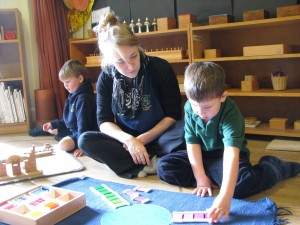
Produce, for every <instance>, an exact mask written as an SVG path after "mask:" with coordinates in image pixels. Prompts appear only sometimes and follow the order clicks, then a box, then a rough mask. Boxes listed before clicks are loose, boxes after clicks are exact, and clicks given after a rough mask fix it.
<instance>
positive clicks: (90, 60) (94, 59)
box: [86, 55, 101, 65]
mask: <svg viewBox="0 0 300 225" xmlns="http://www.w3.org/2000/svg"><path fill="white" fill-rule="evenodd" d="M100 63H101V56H99V55H95V56H87V57H86V64H87V65H99V64H100Z"/></svg>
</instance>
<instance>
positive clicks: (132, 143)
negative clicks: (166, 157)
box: [123, 137, 151, 165]
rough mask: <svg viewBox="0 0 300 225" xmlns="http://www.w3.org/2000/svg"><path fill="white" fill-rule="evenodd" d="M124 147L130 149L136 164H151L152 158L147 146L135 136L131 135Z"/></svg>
mask: <svg viewBox="0 0 300 225" xmlns="http://www.w3.org/2000/svg"><path fill="white" fill-rule="evenodd" d="M123 147H124V148H125V149H126V150H127V151H129V153H130V155H131V157H132V160H133V161H134V163H135V164H143V165H146V164H147V165H150V164H151V163H150V158H149V155H148V152H147V150H146V148H145V146H144V145H143V144H142V143H141V142H139V141H138V139H137V138H135V137H130V138H129V139H127V140H126V142H125V143H124V144H123Z"/></svg>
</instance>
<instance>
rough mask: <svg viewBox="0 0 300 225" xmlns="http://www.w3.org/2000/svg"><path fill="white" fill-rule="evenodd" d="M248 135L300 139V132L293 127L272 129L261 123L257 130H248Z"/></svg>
mask: <svg viewBox="0 0 300 225" xmlns="http://www.w3.org/2000/svg"><path fill="white" fill-rule="evenodd" d="M245 132H246V134H259V135H270V136H284V137H300V130H294V129H293V128H292V127H290V128H287V129H285V130H280V129H271V128H269V124H268V123H261V124H259V125H258V126H257V127H256V128H246V131H245Z"/></svg>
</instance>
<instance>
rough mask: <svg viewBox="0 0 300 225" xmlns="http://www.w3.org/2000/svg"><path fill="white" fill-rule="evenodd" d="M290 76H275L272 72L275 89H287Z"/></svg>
mask: <svg viewBox="0 0 300 225" xmlns="http://www.w3.org/2000/svg"><path fill="white" fill-rule="evenodd" d="M287 79H288V76H274V75H273V74H271V80H272V85H273V89H274V90H275V91H281V90H285V89H286V84H287Z"/></svg>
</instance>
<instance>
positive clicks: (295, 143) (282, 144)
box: [267, 138, 300, 152]
mask: <svg viewBox="0 0 300 225" xmlns="http://www.w3.org/2000/svg"><path fill="white" fill-rule="evenodd" d="M267 150H276V151H296V152H297V151H299V152H300V141H299V140H294V139H292V140H287V139H277V138H276V139H274V140H272V141H271V142H270V143H269V144H268V145H267Z"/></svg>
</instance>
